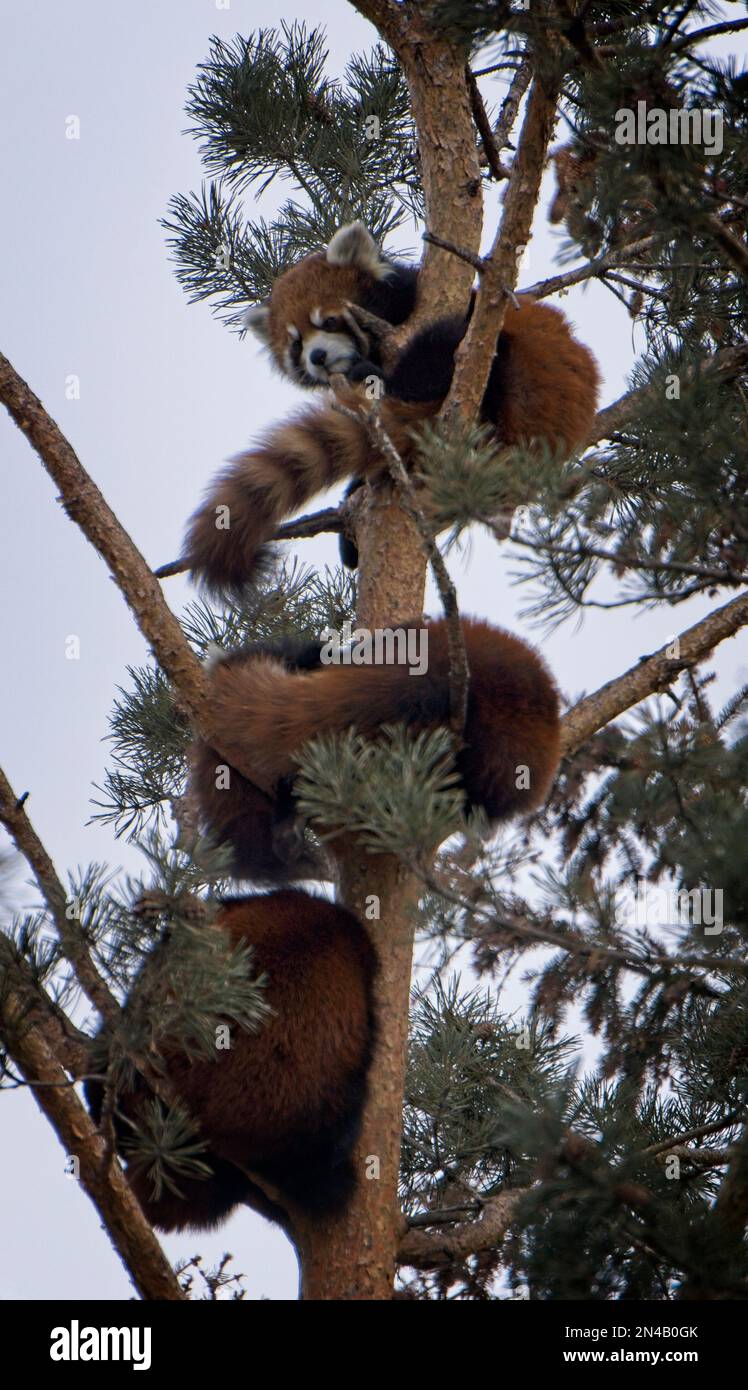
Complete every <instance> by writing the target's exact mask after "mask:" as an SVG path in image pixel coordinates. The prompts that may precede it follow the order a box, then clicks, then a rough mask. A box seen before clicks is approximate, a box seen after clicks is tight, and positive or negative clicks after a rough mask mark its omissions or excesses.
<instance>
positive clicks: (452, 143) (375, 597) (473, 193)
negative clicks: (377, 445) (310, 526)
mask: <svg viewBox="0 0 748 1390" xmlns="http://www.w3.org/2000/svg"><path fill="white" fill-rule="evenodd" d="M353 3H354V5H355V7H356V9H358V10H360V11H361V13H362V14H364V15H366V17H367V18H369V19H371V20H372V21H373V22H374V23H375V24H377V26H378V28H379V30H380V32H381V34H382V36H383V37H384V38H385V39H386V40H387V41H388V42H389V44H390V45H391V47H392V48H393V49H394V50H395V52H396V53H397V56H398V58H399V59H400V62H401V63H402V65H403V69H404V71H405V74H406V77H407V80H408V86H409V89H410V96H411V104H412V110H413V117H414V120H415V123H416V127H417V129H418V144H419V151H420V155H421V166H422V176H423V188H424V196H425V201H426V219H427V225H428V227H429V228H430V230H432V231H435V232H438V233H439V234H440V235H441V236H443V237H444V238H450V239H452V240H455V241H457V242H459V243H460V244H461V245H464V246H467V247H468V248H469V249H470V250H472V251H474V252H477V251H478V248H479V245H480V235H481V226H482V216H483V210H482V198H481V177H480V165H479V161H478V151H477V144H476V137H475V131H474V127H473V118H472V108H471V104H470V98H469V93H468V88H467V85H466V82H465V63H464V55H461V54H460V53H459V52H458V51H457V49H456V48H455V47H454V46H453V45H451V44H449V43H447V42H446V41H445V40H444V39H443V38H442V37H441V36H439V35H437V34H436V33H435V32H434V30H433V28H432V27H431V25H430V21H429V10H430V9H431V8H432V7H431V6H429V5H423V6H419V7H410V6H409V7H407V8H406V7H403V6H400V5H394V4H390V3H389V0H353ZM473 279H474V272H473V270H472V267H470V266H469V265H466V264H464V263H462V262H459V261H457V260H456V259H455V258H454V257H453V256H451V255H450V254H449V253H448V252H444V251H442V250H440V249H439V248H437V247H434V246H433V245H429V246H428V247H427V249H426V252H425V255H424V261H423V267H422V272H421V279H420V282H419V297H418V307H417V311H416V314H415V315H414V316H413V318H412V319H411V320H410V322H409V324H408V328H407V331H408V333H412V332H414V331H415V330H416V327H417V325H418V324H419V323H420V322H422V321H423V319H424V318H429V317H434V315H435V313H440V314H443V313H445V312H450V311H455V312H457V313H464V312H465V311H466V309H467V304H468V300H469V297H470V292H471V288H472V282H473ZM356 541H357V546H358V552H359V601H358V612H357V618H358V622H359V624H360V625H361V626H363V627H367V628H369V629H373V628H377V627H388V626H397V624H398V623H400V622H402V621H403V620H407V619H409V618H418V617H419V616H420V615H421V613H422V612H423V602H424V586H425V578H426V556H425V553H424V549H423V544H422V542H421V538H420V536H419V534H418V531H417V528H416V526H415V523H414V522H413V521H412V520H411V519H410V518H409V517H408V516H407V515H406V513H405V512H404V511H403V510H402V508H401V507H400V505H399V504H398V502H397V500H396V499H395V498H394V496H393V495H392V491H391V488H390V486H389V485H388V484H381V485H379V486H378V487H376V488H372V489H367V492H366V495H365V497H364V499H363V501H362V505H361V506H360V507H359V509H358V516H357V519H356ZM340 894H341V897H342V899H343V900H344V901H345V903H346V905H347V906H348V907H350V908H351V909H352V910H353V911H354V912H357V913H358V915H359V916H360V917H361V920H362V921H364V922H365V923H366V925H367V927H369V928H370V929H371V935H372V940H373V941H374V945H375V947H376V950H377V954H378V957H379V978H378V981H377V990H376V1002H377V1013H378V1021H379V1038H378V1043H377V1048H376V1052H375V1056H374V1061H373V1065H372V1069H371V1080H370V1092H369V1098H368V1102H367V1105H366V1111H365V1115H364V1122H363V1128H362V1134H361V1138H360V1140H359V1143H358V1146H357V1151H356V1155H355V1158H356V1163H357V1168H358V1173H359V1185H358V1190H357V1192H356V1195H355V1197H354V1200H353V1202H352V1203H351V1205H350V1206H349V1208H348V1210H347V1211H346V1212H345V1214H344V1215H343V1216H342V1217H341V1218H340V1219H339V1220H337V1221H335V1222H330V1223H329V1225H327V1226H326V1227H325V1229H323V1230H320V1228H319V1226H313V1225H309V1224H307V1223H305V1222H303V1221H302V1220H298V1219H297V1220H296V1221H295V1227H294V1234H295V1238H296V1242H297V1248H298V1251H299V1259H300V1263H301V1270H302V1297H303V1298H304V1299H345V1300H385V1299H391V1298H392V1294H393V1286H394V1276H395V1261H396V1255H397V1247H398V1243H399V1240H400V1237H401V1234H402V1221H401V1218H400V1213H399V1209H398V1205H397V1183H398V1173H399V1164H400V1132H401V1128H402V1109H403V1091H404V1085H405V1066H406V1058H407V1042H408V1004H409V996H410V976H411V963H412V954H413V922H412V920H411V909H412V907H413V906H414V905H415V903H416V901H417V897H418V885H417V883H416V881H415V880H414V878H413V877H412V876H411V875H410V874H409V873H408V872H407V870H406V869H405V868H404V866H403V865H402V864H400V863H398V861H397V860H394V859H390V858H388V857H385V856H379V855H377V856H372V857H366V856H365V855H364V854H363V853H362V852H361V851H358V850H357V849H356V848H355V846H354V847H352V848H351V847H350V846H349V847H348V850H347V852H346V853H345V854H344V855H343V856H342V857H341V864H340ZM372 901H376V902H377V903H378V917H377V919H376V920H372V921H370V920H369V918H368V917H367V903H371V902H372ZM372 1170H374V1171H375V1172H376V1176H372V1175H371V1174H372Z"/></svg>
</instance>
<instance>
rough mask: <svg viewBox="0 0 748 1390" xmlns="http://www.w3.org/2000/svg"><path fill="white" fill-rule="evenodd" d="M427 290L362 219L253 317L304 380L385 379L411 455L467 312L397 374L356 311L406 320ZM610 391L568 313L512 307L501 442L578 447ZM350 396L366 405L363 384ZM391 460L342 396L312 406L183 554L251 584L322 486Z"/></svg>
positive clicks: (249, 469)
mask: <svg viewBox="0 0 748 1390" xmlns="http://www.w3.org/2000/svg"><path fill="white" fill-rule="evenodd" d="M417 292H418V270H417V268H416V267H414V266H409V265H402V264H400V263H398V262H396V261H393V260H390V259H388V258H387V257H385V256H383V255H382V253H381V252H380V250H379V248H378V247H377V245H376V243H375V242H374V240H373V238H372V237H371V235H370V233H369V232H368V231H367V229H366V228H365V227H364V226H363V224H362V223H360V222H354V223H353V224H352V225H351V226H348V227H342V228H341V229H340V230H339V231H338V232H336V234H335V236H334V237H333V238H332V241H331V242H330V244H329V246H328V247H327V248H326V250H324V251H319V252H315V253H314V254H313V255H310V256H306V257H305V258H304V259H303V260H302V261H300V262H299V263H298V264H297V265H295V266H292V267H291V268H290V269H289V270H288V271H286V272H285V274H283V275H281V276H280V278H279V279H278V280H277V282H276V284H275V285H274V287H273V291H272V293H271V295H270V298H269V299H268V300H267V301H266V302H265V303H264V304H261V305H256V306H255V307H254V308H253V309H251V310H250V311H249V312H248V314H247V315H246V316H245V320H246V322H247V324H248V326H250V327H251V328H252V329H253V330H254V331H255V332H257V333H259V334H260V335H261V337H262V338H263V341H264V342H265V343H266V345H267V347H268V348H269V350H270V354H271V356H272V359H273V361H274V362H275V364H276V366H277V367H278V368H279V369H280V370H281V371H282V372H284V373H285V374H286V375H289V376H290V377H291V378H292V379H293V380H294V381H296V382H298V383H299V384H300V385H302V386H324V385H326V384H327V383H328V382H329V380H330V377H331V375H334V374H338V375H341V376H344V377H347V378H348V380H349V381H350V382H352V383H355V382H359V381H361V380H362V379H365V378H367V377H369V376H371V375H375V376H378V377H381V378H382V380H383V385H384V393H385V394H384V399H383V400H382V402H381V420H382V424H383V425H384V428H385V429H386V431H387V432H388V434H389V435H390V437H391V439H392V441H393V443H394V444H395V446H396V448H397V449H398V450H399V452H400V453H401V455H402V456H403V457H404V458H405V459H406V461H407V460H408V459H409V458H410V457H411V456H412V453H413V448H414V445H413V440H412V437H411V432H412V430H413V428H414V427H415V426H416V425H418V424H419V423H421V422H422V421H424V420H427V419H429V418H432V417H433V416H434V415H436V413H437V412H438V409H439V406H440V404H441V402H442V400H443V399H444V397H445V395H446V394H447V391H448V390H449V385H450V382H451V379H452V373H453V370H454V353H455V349H456V348H457V346H458V344H459V342H460V340H461V338H462V337H463V335H464V333H465V330H466V327H467V319H465V320H464V321H463V320H461V319H459V318H454V317H452V318H443V319H440V320H438V321H437V322H436V323H433V324H431V325H429V326H428V327H426V328H424V329H423V330H422V331H421V332H419V333H417V334H416V336H415V337H414V338H413V339H412V341H411V342H410V343H409V344H408V345H407V347H406V348H405V349H404V351H403V353H402V355H401V357H400V358H399V360H398V361H397V362H396V364H395V367H394V369H393V370H392V371H391V372H388V373H385V372H384V371H383V370H382V367H381V364H380V363H379V359H378V354H377V344H376V342H375V341H373V339H372V337H371V335H369V334H368V333H367V332H366V331H364V330H363V329H362V328H361V327H360V326H359V325H358V324H357V323H356V320H355V318H354V317H353V315H352V314H351V312H350V309H349V305H350V304H356V305H359V306H361V307H362V308H365V309H368V310H370V311H371V312H372V313H373V314H376V315H377V317H379V318H381V319H385V320H387V322H388V323H391V324H393V325H397V324H401V323H404V322H405V321H406V320H407V319H408V317H409V316H410V314H411V313H412V312H413V308H414V306H415V302H416V296H417ZM468 317H469V316H468ZM597 390H598V370H597V366H596V363H595V360H594V358H593V357H592V355H591V353H590V352H589V351H588V350H587V348H586V347H583V346H582V344H581V343H579V342H578V341H577V340H576V338H575V337H574V336H573V334H572V332H571V329H570V328H569V325H568V323H567V322H566V319H565V318H564V316H563V315H562V314H561V313H560V312H559V310H558V309H553V308H550V307H549V306H548V305H546V304H538V303H535V302H533V301H531V300H528V299H525V300H520V302H519V308H514V307H510V308H509V310H508V311H507V316H506V319H505V323H504V328H503V330H502V332H501V334H500V336H499V340H498V343H497V349H496V356H495V358H494V363H493V367H492V369H491V375H490V377H489V381H488V386H487V389H486V394H485V396H484V399H483V406H482V418H483V420H484V421H487V422H488V423H490V424H491V425H492V426H493V428H494V430H495V432H496V437H497V442H498V443H499V444H500V445H511V444H519V443H523V442H525V443H528V442H530V441H532V440H534V439H541V440H544V441H546V442H547V443H548V444H549V445H550V446H551V447H552V448H555V449H558V450H559V451H561V450H562V451H563V452H564V453H566V454H569V453H572V452H573V451H574V449H576V448H578V447H579V446H581V445H583V444H584V442H585V440H586V438H587V437H588V435H589V431H590V428H591V426H592V422H593V419H594V415H595V410H596V407H597ZM350 404H351V406H352V407H355V406H357V405H359V404H360V401H359V397H358V393H357V392H356V390H355V389H354V388H353V386H352V388H351V399H350ZM384 468H385V466H384V464H383V461H382V458H381V456H380V455H379V454H378V453H377V451H376V449H375V448H374V447H373V446H372V443H371V440H370V437H369V435H368V433H367V430H366V427H365V424H364V422H363V421H362V422H359V421H357V420H356V419H351V418H350V417H349V416H348V415H344V414H341V413H340V411H339V410H336V409H335V407H334V405H333V404H331V403H330V404H321V405H317V406H312V407H309V408H307V409H306V410H304V411H302V412H301V413H299V414H298V415H297V416H296V417H295V418H292V419H291V420H290V421H289V422H288V423H286V424H283V425H280V426H275V427H274V428H273V429H271V430H269V431H268V433H267V434H266V435H265V436H264V438H263V439H261V440H260V442H259V443H258V444H257V445H255V447H254V448H252V449H250V450H248V451H247V452H246V453H243V454H238V455H237V456H236V458H234V459H233V461H232V462H231V463H230V464H229V466H228V467H227V468H226V469H224V471H223V472H222V473H221V474H219V476H218V479H217V481H216V482H215V483H214V484H213V486H212V487H211V489H210V491H209V493H208V495H207V497H206V499H205V501H204V503H203V505H202V506H201V507H200V508H199V509H198V510H197V511H196V512H195V514H194V516H193V517H192V520H191V522H190V524H189V527H188V532H187V537H186V541H185V547H184V555H183V558H184V560H185V561H186V562H187V565H188V566H189V568H190V569H191V571H192V573H193V575H194V577H195V578H196V579H198V580H200V581H201V582H202V583H203V584H204V585H205V586H206V587H207V588H208V589H213V590H216V591H219V592H220V591H227V590H228V591H231V590H233V591H237V590H241V589H242V588H243V586H244V585H245V584H246V583H247V581H252V580H253V579H256V578H257V576H258V575H259V574H260V573H261V572H262V570H263V568H264V567H265V565H266V563H267V561H268V559H269V553H268V551H267V546H266V543H267V542H268V541H269V540H270V538H271V537H272V535H273V533H274V532H275V530H276V529H277V527H278V525H279V524H280V523H281V522H282V521H283V519H284V518H285V517H287V516H289V515H290V514H291V513H292V512H294V511H295V510H296V509H298V508H299V507H301V506H302V505H303V504H305V503H306V502H308V501H309V499H310V498H312V497H313V496H314V494H315V493H317V492H319V491H320V490H321V489H322V488H325V487H329V486H331V485H332V484H333V483H336V482H339V481H341V480H342V479H345V478H354V479H360V478H364V477H373V476H376V475H377V474H378V473H380V472H382V471H384Z"/></svg>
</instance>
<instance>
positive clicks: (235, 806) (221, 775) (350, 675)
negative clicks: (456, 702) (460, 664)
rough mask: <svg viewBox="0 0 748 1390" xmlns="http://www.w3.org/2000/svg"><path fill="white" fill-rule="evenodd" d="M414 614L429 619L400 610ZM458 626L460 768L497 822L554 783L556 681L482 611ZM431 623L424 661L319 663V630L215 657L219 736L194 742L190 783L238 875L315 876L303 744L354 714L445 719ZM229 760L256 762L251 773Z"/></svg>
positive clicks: (366, 723) (466, 787) (433, 724)
mask: <svg viewBox="0 0 748 1390" xmlns="http://www.w3.org/2000/svg"><path fill="white" fill-rule="evenodd" d="M410 627H413V628H417V629H420V630H423V629H424V624H423V623H422V622H413V623H410V624H403V628H404V629H407V628H410ZM462 632H463V637H464V641H465V650H466V655H467V660H468V666H469V669H470V684H469V690H468V707H467V719H466V724H465V732H464V739H463V745H462V747H461V748H460V750H459V752H458V755H457V769H458V772H459V775H460V778H461V783H462V788H463V791H464V796H465V805H466V808H467V809H469V808H471V807H482V808H483V810H484V811H485V813H486V815H487V816H488V818H489V820H490V821H492V822H495V823H498V822H500V821H502V820H505V819H507V818H508V817H510V816H512V815H516V814H521V813H523V812H526V811H530V810H532V809H533V808H534V807H536V806H538V805H539V804H540V803H541V802H542V800H543V799H544V797H545V795H546V793H547V791H548V789H549V787H550V784H551V781H552V779H553V776H554V774H555V771H556V767H557V765H558V759H559V700H558V693H557V690H556V687H555V684H554V682H553V680H552V678H551V676H550V674H549V672H548V671H547V669H546V667H545V664H544V663H543V661H542V660H541V658H540V656H539V655H538V654H537V652H535V651H534V650H533V648H532V647H529V646H528V645H527V644H526V643H525V642H523V641H521V640H520V638H518V637H514V636H512V635H511V634H510V633H508V632H503V631H501V629H499V628H494V627H491V626H489V624H488V623H485V622H481V621H478V620H477V619H467V618H466V619H463V620H462ZM425 633H426V636H427V643H428V647H427V669H426V670H425V672H424V674H422V675H414V674H411V671H410V668H409V667H408V666H407V665H399V664H394V663H392V664H380V665H368V666H348V665H337V664H336V665H323V664H322V663H321V660H320V645H319V644H318V643H317V644H312V645H310V646H308V647H306V648H296V649H294V648H293V647H289V646H287V645H286V646H276V647H273V646H253V647H247V648H244V649H240V650H238V651H235V652H231V653H229V655H228V656H227V657H225V658H224V659H223V660H220V661H219V662H218V664H217V665H215V666H214V667H213V668H212V671H211V677H210V680H211V689H210V705H209V707H210V723H211V725H212V728H213V729H214V730H215V734H214V737H215V742H216V747H215V748H214V747H213V746H212V745H211V744H210V742H209V741H208V742H205V741H203V740H197V741H196V743H195V744H194V747H193V753H192V788H193V791H194V794H195V797H196V801H197V804H198V807H199V811H200V817H201V821H202V824H203V827H204V829H205V830H206V831H207V832H209V833H210V834H211V836H212V837H213V839H214V840H215V841H216V842H217V843H219V844H221V845H225V846H227V847H228V848H229V849H230V851H231V854H232V856H233V863H232V867H233V871H234V872H235V873H236V874H237V875H238V876H239V877H246V878H249V879H252V880H253V881H255V882H263V881H264V882H269V883H274V882H276V883H277V882H284V881H289V880H293V879H300V878H304V877H308V876H311V869H310V862H309V859H308V857H307V855H306V853H305V852H304V847H303V841H302V840H301V837H298V838H296V839H295V838H294V835H293V833H289V828H291V829H292V827H293V822H294V802H293V777H294V772H295V761H294V757H295V754H296V753H298V752H299V750H300V749H301V748H302V746H303V744H304V743H306V742H307V740H308V739H311V738H313V737H314V736H315V735H316V734H322V733H326V732H332V731H335V730H340V729H345V728H348V727H350V726H353V727H355V728H356V729H357V730H358V732H359V733H361V734H363V735H364V736H369V737H371V736H376V734H377V732H378V731H379V729H380V728H381V726H382V725H383V724H392V723H395V722H402V723H404V724H406V725H407V726H408V727H410V728H411V729H413V730H420V729H431V728H437V727H439V726H444V725H447V724H448V720H449V652H448V641H447V624H446V622H445V621H444V620H440V621H438V622H432V623H429V624H428V625H427V627H426V628H425ZM218 748H220V752H218V751H217V749H218ZM227 760H228V761H227ZM234 760H235V762H236V764H237V765H238V766H240V767H241V768H242V769H245V770H246V769H250V770H251V780H249V778H248V777H246V776H243V775H241V774H240V773H239V772H238V771H237V769H236V767H234V766H233V762H234ZM227 769H228V778H227V775H226V774H227ZM296 856H298V857H296Z"/></svg>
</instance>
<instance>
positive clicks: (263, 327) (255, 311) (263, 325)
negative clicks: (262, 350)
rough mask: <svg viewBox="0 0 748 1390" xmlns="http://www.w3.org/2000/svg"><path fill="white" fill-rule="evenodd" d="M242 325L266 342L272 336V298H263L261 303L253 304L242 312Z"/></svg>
mask: <svg viewBox="0 0 748 1390" xmlns="http://www.w3.org/2000/svg"><path fill="white" fill-rule="evenodd" d="M242 325H243V326H244V328H249V329H250V330H251V331H252V333H256V335H257V337H258V338H261V339H262V341H263V343H266V342H267V340H268V337H269V336H270V333H269V330H270V300H269V299H263V300H262V301H261V303H260V304H252V305H251V306H250V307H249V309H246V310H245V312H244V313H243V314H242Z"/></svg>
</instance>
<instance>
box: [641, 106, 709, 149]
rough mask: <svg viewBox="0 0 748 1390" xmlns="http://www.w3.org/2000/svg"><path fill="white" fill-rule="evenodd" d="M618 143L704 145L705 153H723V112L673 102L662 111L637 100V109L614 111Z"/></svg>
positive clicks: (657, 107) (658, 107) (660, 108)
mask: <svg viewBox="0 0 748 1390" xmlns="http://www.w3.org/2000/svg"><path fill="white" fill-rule="evenodd" d="M615 122H616V129H615V141H616V144H617V145H703V146H704V149H705V150H706V152H707V154H721V153H722V136H723V126H724V122H723V116H722V112H721V111H716V110H710V109H709V108H707V107H701V106H693V107H685V106H676V107H672V108H671V109H670V110H669V111H664V110H663V109H662V107H660V106H649V105H648V103H647V102H646V101H638V102H637V103H636V110H634V109H633V108H632V107H630V106H622V107H621V108H620V110H618V111H616V113H615Z"/></svg>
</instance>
